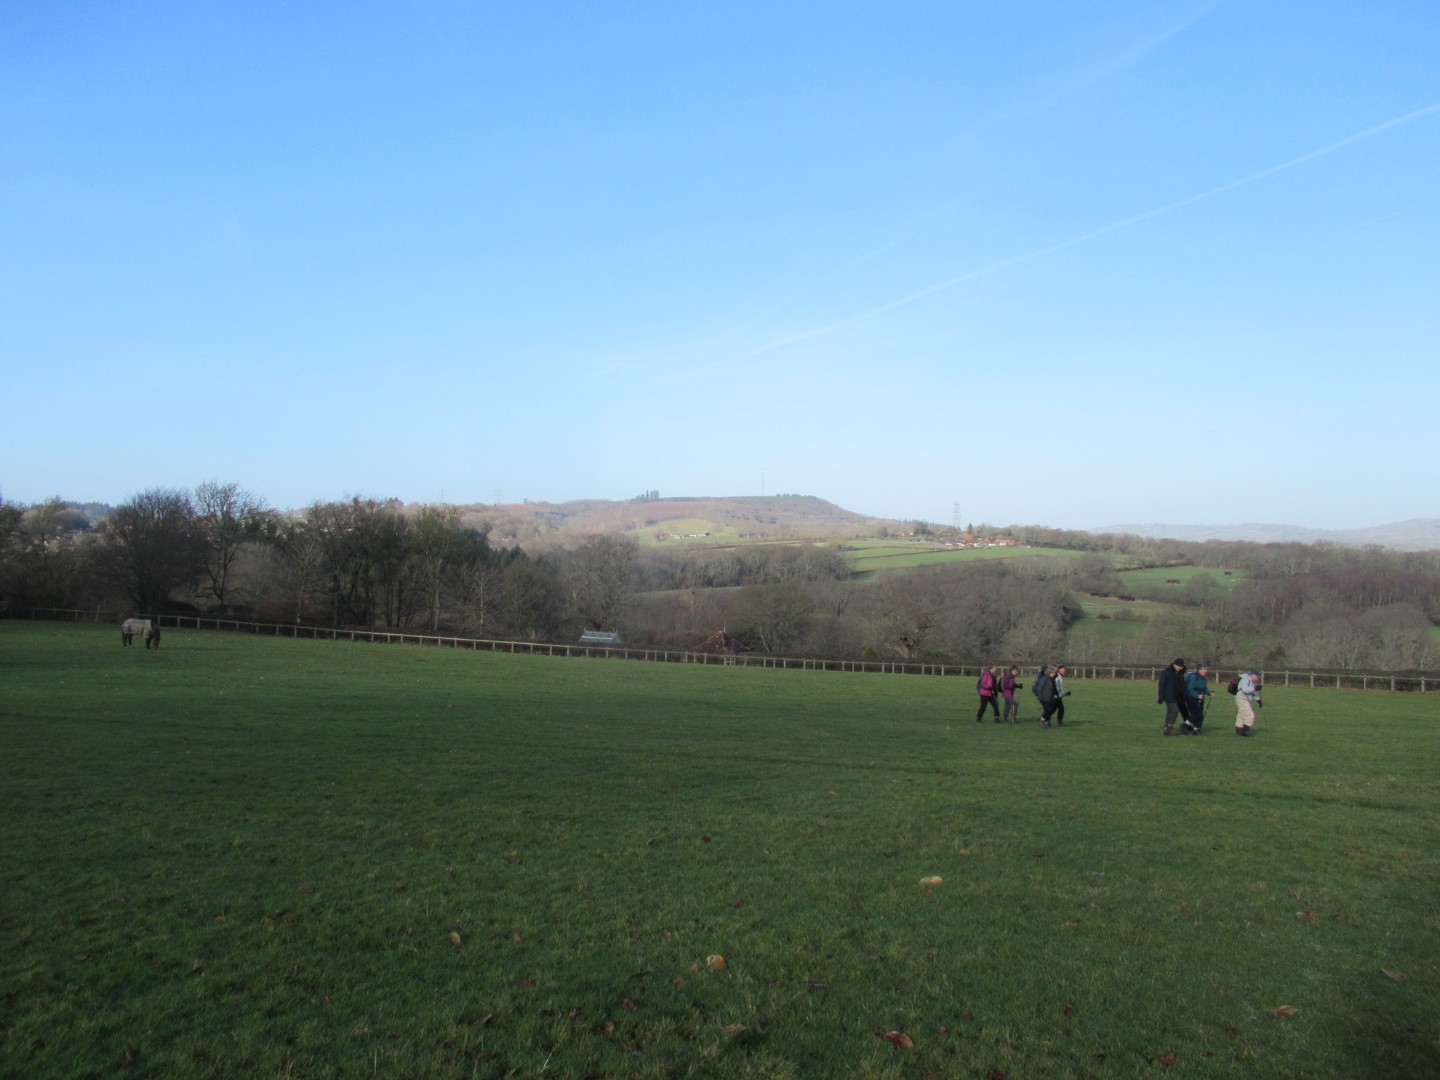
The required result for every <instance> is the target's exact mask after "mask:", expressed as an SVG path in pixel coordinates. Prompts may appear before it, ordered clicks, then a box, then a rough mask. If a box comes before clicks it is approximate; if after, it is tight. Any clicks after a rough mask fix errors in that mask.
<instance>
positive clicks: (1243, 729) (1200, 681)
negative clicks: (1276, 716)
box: [1156, 656, 1264, 735]
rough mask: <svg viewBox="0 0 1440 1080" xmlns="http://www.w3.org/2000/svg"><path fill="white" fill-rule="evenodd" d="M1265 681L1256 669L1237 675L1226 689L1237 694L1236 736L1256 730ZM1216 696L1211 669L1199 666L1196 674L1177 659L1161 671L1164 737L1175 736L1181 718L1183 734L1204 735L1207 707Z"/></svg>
mask: <svg viewBox="0 0 1440 1080" xmlns="http://www.w3.org/2000/svg"><path fill="white" fill-rule="evenodd" d="M1261 686H1262V680H1261V677H1260V672H1258V671H1256V670H1254V669H1253V668H1252V669H1251V670H1249V671H1245V672H1241V673H1240V674H1238V675H1236V676H1235V677H1234V678H1233V679H1231V680H1230V682H1229V683H1228V684H1227V685H1226V687H1225V689H1226V690H1227V691H1228V692H1229V693H1231V694H1234V695H1235V734H1236V735H1249V734H1250V732H1251V730H1252V729H1253V728H1254V727H1255V710H1256V709H1258V708H1260V707H1261V706H1262V705H1263V704H1264V702H1262V701H1261V700H1260V690H1261ZM1214 696H1215V694H1214V691H1212V690H1211V689H1210V668H1209V666H1208V665H1206V664H1204V663H1201V664H1197V665H1196V667H1195V670H1194V671H1190V670H1188V669H1187V668H1186V667H1185V658H1184V657H1183V656H1177V657H1176V658H1175V659H1174V660H1172V661H1170V666H1169V667H1167V668H1166V669H1165V670H1164V671H1162V672H1160V689H1159V696H1158V697H1157V699H1156V700H1157V702H1158V703H1159V704H1161V705H1164V706H1165V728H1164V731H1163V732H1162V734H1164V735H1174V734H1175V720H1176V718H1177V717H1178V718H1180V720H1181V721H1182V723H1181V725H1180V734H1181V735H1204V734H1205V730H1204V728H1205V707H1206V705H1207V704H1208V703H1209V701H1210V699H1211V698H1213V697H1214Z"/></svg>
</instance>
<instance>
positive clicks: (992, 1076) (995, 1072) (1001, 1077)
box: [985, 1069, 1010, 1080]
mask: <svg viewBox="0 0 1440 1080" xmlns="http://www.w3.org/2000/svg"><path fill="white" fill-rule="evenodd" d="M985 1080H1010V1074H1009V1073H1008V1072H1006V1071H1005V1070H1004V1069H991V1070H990V1071H989V1072H987V1073H986V1074H985Z"/></svg>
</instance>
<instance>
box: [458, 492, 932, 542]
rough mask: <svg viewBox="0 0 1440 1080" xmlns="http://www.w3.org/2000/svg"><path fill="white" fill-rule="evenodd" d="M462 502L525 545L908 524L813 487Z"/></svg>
mask: <svg viewBox="0 0 1440 1080" xmlns="http://www.w3.org/2000/svg"><path fill="white" fill-rule="evenodd" d="M456 509H458V510H459V511H460V516H461V520H463V521H465V522H466V523H467V524H473V525H477V526H478V525H482V524H488V525H489V526H490V530H491V537H492V542H500V543H508V542H515V543H519V544H521V545H522V546H525V547H529V546H532V545H538V546H541V547H543V546H545V544H546V543H547V542H550V543H556V544H564V543H567V542H569V541H573V540H575V539H577V538H579V537H582V536H586V535H588V534H591V533H606V534H610V533H628V534H631V535H633V536H635V537H636V538H637V539H647V540H663V539H685V538H691V537H706V538H710V539H714V540H724V539H726V538H730V539H734V538H737V537H743V538H747V539H774V540H801V539H807V540H827V539H832V538H833V539H841V538H845V537H851V536H860V535H870V536H873V535H875V534H876V532H877V531H879V530H880V529H882V528H889V529H892V530H895V529H901V528H906V527H907V526H905V525H902V523H900V522H897V521H889V520H887V519H884V518H876V517H869V516H867V515H865V514H857V513H854V512H852V511H850V510H845V509H843V508H842V507H839V506H836V505H835V504H834V503H831V502H826V501H825V500H824V499H821V498H817V497H815V496H813V495H737V496H724V497H710V496H697V497H691V498H670V499H662V498H658V497H642V498H636V499H627V500H625V501H623V502H615V501H612V500H606V499H579V500H575V501H572V502H565V503H532V502H526V503H503V504H499V505H496V504H489V503H480V504H475V505H471V506H459V507H457V508H456Z"/></svg>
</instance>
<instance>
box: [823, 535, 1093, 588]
mask: <svg viewBox="0 0 1440 1080" xmlns="http://www.w3.org/2000/svg"><path fill="white" fill-rule="evenodd" d="M844 554H845V558H846V559H847V560H848V561H849V563H850V567H851V570H852V572H853V574H854V576H855V577H856V578H857V579H860V580H866V579H869V578H872V577H874V576H875V575H876V574H879V573H883V572H884V571H887V570H910V569H914V568H915V567H917V566H948V565H950V564H952V563H962V562H984V561H987V560H991V559H1035V558H1045V557H1050V558H1067V559H1074V558H1079V557H1080V554H1081V553H1080V552H1075V551H1067V550H1064V549H1062V548H1040V547H995V548H947V547H944V546H943V545H940V544H930V543H917V542H910V543H896V542H895V541H893V540H884V541H882V540H876V541H861V540H857V541H850V542H848V543H847V544H846V545H845V553H844Z"/></svg>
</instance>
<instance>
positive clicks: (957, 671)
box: [29, 608, 1440, 694]
mask: <svg viewBox="0 0 1440 1080" xmlns="http://www.w3.org/2000/svg"><path fill="white" fill-rule="evenodd" d="M29 616H30V618H32V619H46V620H58V621H64V622H88V623H96V624H107V623H113V624H115V625H116V626H117V627H118V626H119V624H120V619H121V616H120V615H119V614H116V613H112V612H94V611H71V610H67V609H63V608H36V609H33V610H31V611H30V612H29ZM159 620H160V625H161V626H162V627H166V626H169V627H174V628H177V629H180V628H185V627H189V628H191V629H195V630H224V631H230V632H232V633H242V634H262V635H267V636H273V637H292V638H313V639H317V640H325V641H359V642H368V643H372V644H381V645H427V646H431V647H438V648H451V649H470V650H473V651H478V652H506V653H517V654H524V655H530V656H561V657H591V658H597V659H608V660H641V661H649V662H652V663H667V664H720V665H724V666H726V667H759V668H779V669H782V670H787V671H844V672H859V673H866V674H883V675H939V676H960V677H963V676H966V675H969V676H972V677H974V678H978V677H979V676H980V672H981V671H982V670H983V665H981V664H978V663H970V664H937V663H924V662H920V661H906V660H827V659H820V658H816V657H803V656H766V655H762V654H758V653H739V654H734V653H712V652H696V651H693V650H680V649H632V648H628V647H626V646H620V645H585V644H575V645H564V644H556V643H552V642H543V641H505V640H500V639H491V638H466V637H455V636H452V635H448V634H416V633H411V632H410V631H407V630H361V629H355V628H349V627H330V626H312V625H309V624H307V623H257V622H246V621H242V620H239V619H227V618H219V617H216V616H213V615H184V614H174V613H167V614H165V615H161V616H159ZM1035 666H1036V663H1035V662H1033V661H1032V662H1030V663H1029V664H1028V665H1027V666H1025V667H1024V668H1023V669H1022V670H1025V671H1027V672H1028V671H1031V670H1033V669H1034V668H1035ZM1164 667H1165V665H1164V664H1155V665H1143V664H1141V665H1125V664H1067V665H1066V669H1067V671H1068V672H1069V674H1070V677H1071V678H1072V679H1077V680H1078V679H1110V680H1115V681H1131V682H1154V681H1155V680H1156V679H1158V678H1159V676H1160V672H1161V671H1162V670H1163V669H1164ZM1211 670H1212V672H1213V673H1214V680H1213V681H1214V682H1215V683H1216V684H1217V685H1220V684H1223V683H1224V681H1225V673H1224V672H1222V671H1221V670H1220V669H1218V668H1212V669H1211ZM1027 680H1028V675H1027ZM1265 685H1267V686H1271V687H1274V686H1308V687H1316V688H1320V689H1332V690H1385V691H1390V692H1394V693H1420V694H1429V693H1435V692H1437V691H1440V675H1436V674H1424V675H1421V674H1394V673H1390V672H1369V673H1367V672H1334V671H1271V672H1267V673H1265Z"/></svg>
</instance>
